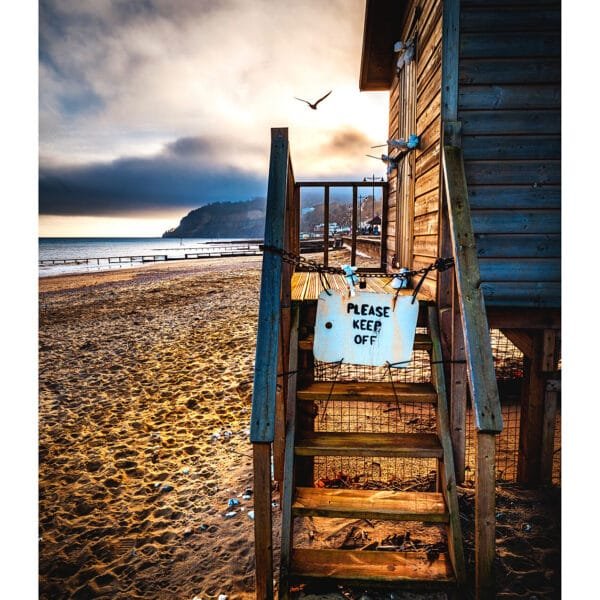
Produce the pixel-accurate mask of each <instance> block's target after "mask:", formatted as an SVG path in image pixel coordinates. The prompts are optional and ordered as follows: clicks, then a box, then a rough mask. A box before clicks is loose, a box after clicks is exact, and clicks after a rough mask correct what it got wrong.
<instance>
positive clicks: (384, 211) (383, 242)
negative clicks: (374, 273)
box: [379, 182, 388, 273]
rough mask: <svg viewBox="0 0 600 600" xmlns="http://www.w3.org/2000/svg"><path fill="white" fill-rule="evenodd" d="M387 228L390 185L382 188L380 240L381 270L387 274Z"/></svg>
mask: <svg viewBox="0 0 600 600" xmlns="http://www.w3.org/2000/svg"><path fill="white" fill-rule="evenodd" d="M387 226H388V184H387V182H386V184H385V185H384V186H382V187H381V239H380V246H379V250H380V257H381V263H380V268H381V270H382V271H383V272H384V273H386V272H387V271H388V262H387Z"/></svg>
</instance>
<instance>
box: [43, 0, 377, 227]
mask: <svg viewBox="0 0 600 600" xmlns="http://www.w3.org/2000/svg"><path fill="white" fill-rule="evenodd" d="M364 8H365V2H364V0H328V1H327V2H323V1H322V0H294V1H293V2H281V1H280V0H252V1H247V0H219V1H210V0H176V1H175V0H41V1H40V4H39V57H40V59H39V213H40V220H39V234H40V236H117V235H120V236H136V235H139V236H144V235H148V236H154V235H161V234H162V233H163V232H164V231H165V230H167V229H169V228H170V227H174V226H176V225H177V224H178V222H179V219H180V218H181V217H183V216H184V215H185V214H187V212H188V211H189V210H191V209H193V208H197V207H198V206H202V205H204V204H207V203H209V202H215V201H239V200H248V199H251V198H254V197H264V196H265V195H266V186H267V175H268V160H269V139H270V129H271V127H288V128H289V130H290V148H291V155H292V161H293V166H294V172H295V175H296V178H297V179H317V178H318V179H327V178H329V179H333V178H335V179H359V180H362V179H363V177H365V176H371V175H372V174H375V175H377V176H378V177H379V176H383V175H384V174H385V169H384V166H383V164H382V163H381V162H377V161H376V160H374V159H372V158H368V157H366V156H365V155H366V154H367V153H369V152H370V153H372V152H373V151H372V150H371V149H370V146H372V145H375V144H381V143H384V142H385V139H386V132H387V106H388V94H387V92H360V91H359V89H358V78H359V68H360V55H361V47H362V30H363V19H364ZM329 90H333V92H332V94H331V95H330V96H329V97H328V98H327V99H326V100H324V101H323V102H322V103H321V104H320V105H319V108H318V110H316V111H314V110H311V109H310V108H309V107H308V106H307V105H306V104H304V103H302V102H299V101H298V100H296V99H295V98H294V97H295V96H299V97H301V98H306V99H308V100H311V101H314V100H316V99H317V98H319V97H321V96H322V95H323V94H325V93H326V92H328V91H329Z"/></svg>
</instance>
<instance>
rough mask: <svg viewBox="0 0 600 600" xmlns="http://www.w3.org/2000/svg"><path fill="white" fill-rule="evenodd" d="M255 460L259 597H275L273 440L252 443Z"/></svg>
mask: <svg viewBox="0 0 600 600" xmlns="http://www.w3.org/2000/svg"><path fill="white" fill-rule="evenodd" d="M252 455H253V463H254V467H253V470H254V556H255V561H256V569H255V573H256V598H257V599H258V598H261V599H263V598H264V599H265V600H271V599H272V598H273V522H272V517H271V509H272V507H271V444H270V443H268V442H260V443H256V442H255V443H253V444H252Z"/></svg>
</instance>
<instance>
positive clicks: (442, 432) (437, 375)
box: [427, 306, 466, 582]
mask: <svg viewBox="0 0 600 600" xmlns="http://www.w3.org/2000/svg"><path fill="white" fill-rule="evenodd" d="M427 313H428V319H429V330H430V332H431V344H432V350H431V360H432V364H431V375H432V379H433V384H434V386H435V389H436V392H437V396H438V405H437V429H438V437H439V438H440V443H441V445H442V448H443V450H444V458H443V460H442V464H441V475H442V491H443V493H444V497H445V499H446V504H447V506H448V516H449V521H448V524H449V535H448V546H449V549H450V559H451V560H452V564H453V566H454V573H455V575H456V579H457V581H459V582H463V581H464V580H465V579H466V570H465V558H464V550H463V539H462V532H461V526H460V511H459V507H458V497H457V495H456V473H455V469H454V454H453V449H452V441H451V436H450V418H449V415H448V399H447V397H446V382H445V378H444V368H443V366H442V361H443V356H442V345H441V341H440V329H439V323H438V317H437V309H436V308H435V307H434V306H430V307H428V309H427Z"/></svg>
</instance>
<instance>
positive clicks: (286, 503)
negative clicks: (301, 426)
mask: <svg viewBox="0 0 600 600" xmlns="http://www.w3.org/2000/svg"><path fill="white" fill-rule="evenodd" d="M299 323H300V306H299V304H298V303H295V305H294V307H293V310H292V318H291V331H290V341H289V344H290V352H289V363H288V369H287V370H288V372H289V373H290V375H288V394H289V398H288V403H287V406H286V427H285V436H284V439H285V455H284V470H283V482H282V493H281V498H282V500H281V559H280V566H279V597H280V598H282V599H285V598H288V597H289V568H290V557H291V552H292V540H293V535H294V532H293V527H294V521H293V518H292V501H293V496H294V443H295V440H296V437H295V436H296V385H297V374H296V373H297V369H298V327H299Z"/></svg>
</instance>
